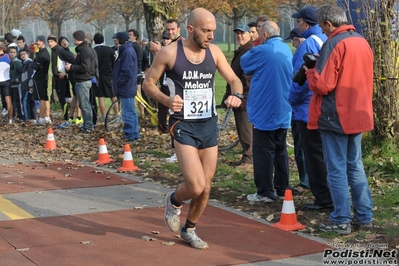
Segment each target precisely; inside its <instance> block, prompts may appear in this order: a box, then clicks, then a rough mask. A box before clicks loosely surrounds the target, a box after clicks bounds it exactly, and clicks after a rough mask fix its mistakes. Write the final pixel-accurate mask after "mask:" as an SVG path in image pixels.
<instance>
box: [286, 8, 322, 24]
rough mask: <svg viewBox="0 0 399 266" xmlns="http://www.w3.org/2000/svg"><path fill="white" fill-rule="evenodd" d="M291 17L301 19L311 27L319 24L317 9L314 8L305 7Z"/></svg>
mask: <svg viewBox="0 0 399 266" xmlns="http://www.w3.org/2000/svg"><path fill="white" fill-rule="evenodd" d="M292 17H293V18H301V19H303V20H304V21H305V22H306V23H308V24H309V25H311V26H313V25H316V24H318V23H319V20H318V18H317V8H316V7H314V6H305V7H304V8H302V9H301V11H299V12H297V13H294V14H292Z"/></svg>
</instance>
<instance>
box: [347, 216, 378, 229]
mask: <svg viewBox="0 0 399 266" xmlns="http://www.w3.org/2000/svg"><path fill="white" fill-rule="evenodd" d="M351 225H352V226H354V227H357V228H359V229H361V230H370V229H372V228H373V223H372V222H371V221H370V222H368V223H362V222H360V221H359V220H358V219H357V218H356V217H353V218H352V221H351Z"/></svg>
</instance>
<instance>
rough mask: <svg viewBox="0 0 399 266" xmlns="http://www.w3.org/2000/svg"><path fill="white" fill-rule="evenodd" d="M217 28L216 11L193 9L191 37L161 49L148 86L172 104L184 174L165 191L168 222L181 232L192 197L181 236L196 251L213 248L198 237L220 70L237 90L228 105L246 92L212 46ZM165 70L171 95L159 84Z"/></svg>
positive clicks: (213, 149) (211, 166)
mask: <svg viewBox="0 0 399 266" xmlns="http://www.w3.org/2000/svg"><path fill="white" fill-rule="evenodd" d="M215 30H216V20H215V17H214V16H213V14H212V13H211V12H209V11H208V10H206V9H203V8H196V9H194V10H193V11H192V12H191V14H190V15H189V17H188V25H187V32H188V37H187V39H185V40H179V41H177V42H173V43H171V44H169V45H168V46H166V47H164V48H162V49H161V50H160V51H159V52H158V54H157V55H156V57H155V58H154V62H153V63H152V65H151V67H150V69H149V70H148V72H147V74H146V78H145V80H144V84H143V88H144V90H145V91H146V92H147V93H148V94H149V96H150V97H152V98H153V99H155V100H156V101H158V102H160V103H161V104H163V105H165V106H167V107H168V108H169V112H170V113H171V115H170V118H169V125H170V134H171V136H172V146H174V148H175V151H176V154H177V158H178V163H179V167H180V170H181V172H182V174H183V177H184V182H182V183H181V184H180V185H179V186H178V187H177V188H176V190H175V192H173V193H172V192H170V193H168V194H167V195H166V199H165V217H164V218H165V224H166V226H167V227H168V229H169V230H170V231H172V232H178V231H179V229H180V217H179V215H180V211H181V208H182V205H183V202H184V201H187V200H190V199H191V202H190V206H189V210H188V215H187V220H186V223H185V225H184V226H183V227H182V228H181V229H180V236H181V239H182V240H183V241H185V242H187V243H189V244H191V246H192V247H193V248H197V249H207V248H208V247H209V246H208V244H207V243H206V242H205V241H203V240H202V239H200V238H199V237H198V236H197V235H196V233H195V228H196V225H197V222H198V221H199V219H200V217H201V215H202V213H203V212H204V210H205V208H206V205H207V204H208V199H209V194H210V190H211V181H212V178H213V176H214V174H215V170H216V163H217V156H218V146H217V145H218V128H217V116H216V105H215V93H214V92H215V91H214V78H215V71H216V69H217V70H218V71H219V72H220V74H221V75H222V77H223V78H224V79H225V80H226V81H227V82H228V83H229V84H230V86H231V88H232V95H230V96H229V97H228V98H227V99H226V101H225V103H226V106H227V107H232V108H237V107H239V106H240V104H241V98H242V92H243V88H242V83H241V81H240V79H239V78H238V77H237V76H236V75H235V74H234V72H233V70H232V69H231V67H230V65H229V63H228V62H227V60H226V58H225V56H224V55H223V53H222V51H221V50H220V48H219V47H218V46H216V45H213V44H211V41H212V39H213V38H214V31H215ZM164 72H166V77H167V82H168V86H169V89H170V96H167V95H165V94H164V93H162V92H161V91H160V90H159V89H158V87H157V86H156V83H157V81H158V80H159V78H160V77H161V76H162V75H163V73H164Z"/></svg>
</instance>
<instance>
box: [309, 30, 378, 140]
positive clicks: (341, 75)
mask: <svg viewBox="0 0 399 266" xmlns="http://www.w3.org/2000/svg"><path fill="white" fill-rule="evenodd" d="M373 60H374V57H373V52H372V51H371V48H370V46H369V44H368V43H367V41H366V40H365V39H364V38H363V37H362V36H361V35H360V34H358V33H356V32H355V28H354V27H353V26H352V25H344V26H340V27H338V28H337V29H335V30H334V31H333V33H332V34H331V35H330V36H329V37H328V39H327V41H326V42H325V43H324V45H323V47H322V49H321V50H320V57H319V59H318V61H317V64H316V67H315V68H313V69H309V70H307V71H306V76H307V79H308V84H309V88H310V90H312V91H313V92H314V94H313V96H312V98H311V100H310V105H309V122H308V129H319V130H327V131H333V132H336V133H340V134H357V133H361V132H366V131H370V130H372V129H373V127H374V120H373V106H372V99H373Z"/></svg>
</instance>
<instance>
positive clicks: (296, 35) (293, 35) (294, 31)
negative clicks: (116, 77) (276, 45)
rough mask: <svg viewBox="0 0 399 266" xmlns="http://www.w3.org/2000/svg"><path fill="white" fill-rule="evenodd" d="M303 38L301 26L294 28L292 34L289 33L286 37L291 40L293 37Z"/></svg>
mask: <svg viewBox="0 0 399 266" xmlns="http://www.w3.org/2000/svg"><path fill="white" fill-rule="evenodd" d="M295 37H296V38H303V37H302V36H301V32H300V31H299V28H293V29H292V30H291V32H290V35H288V37H287V38H285V39H286V40H291V39H292V38H295Z"/></svg>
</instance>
